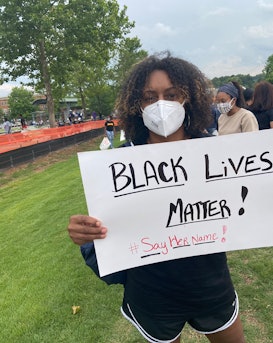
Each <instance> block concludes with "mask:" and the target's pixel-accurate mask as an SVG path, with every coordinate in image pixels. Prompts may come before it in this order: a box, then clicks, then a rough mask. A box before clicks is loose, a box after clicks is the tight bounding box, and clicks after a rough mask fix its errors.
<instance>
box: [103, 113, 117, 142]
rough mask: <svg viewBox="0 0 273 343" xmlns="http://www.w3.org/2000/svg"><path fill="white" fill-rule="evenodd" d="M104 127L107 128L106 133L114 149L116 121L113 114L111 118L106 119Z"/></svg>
mask: <svg viewBox="0 0 273 343" xmlns="http://www.w3.org/2000/svg"><path fill="white" fill-rule="evenodd" d="M104 129H105V135H106V136H107V138H108V139H109V141H110V144H111V145H110V148H111V149H113V148H114V145H113V142H114V137H115V123H114V121H113V116H112V115H110V116H109V118H108V119H107V120H106V121H105V124H104Z"/></svg>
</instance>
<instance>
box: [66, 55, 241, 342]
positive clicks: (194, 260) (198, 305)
mask: <svg viewBox="0 0 273 343" xmlns="http://www.w3.org/2000/svg"><path fill="white" fill-rule="evenodd" d="M207 89H208V85H207V82H206V78H205V77H204V75H203V74H202V73H201V72H200V71H199V69H198V68H196V67H195V66H194V65H192V64H191V63H189V62H187V61H185V60H182V59H179V58H174V57H171V56H170V55H168V54H167V56H163V57H161V56H151V57H148V58H146V59H145V60H143V61H142V62H141V63H139V64H137V65H136V66H135V67H134V68H133V70H132V71H131V73H130V75H129V77H128V79H127V80H126V81H125V83H124V85H123V88H122V91H121V94H120V96H119V98H118V101H117V105H116V109H117V113H119V118H120V122H119V125H120V127H121V129H123V130H124V132H125V135H126V138H127V141H128V144H127V146H132V145H140V144H153V143H163V142H171V141H178V140H185V139H194V138H199V137H204V136H205V135H206V134H205V133H204V132H205V129H204V128H206V127H208V126H209V124H210V120H211V106H210V105H211V104H210V98H209V96H208V92H207ZM131 149H132V153H133V152H134V150H133V148H131ZM121 213H122V210H121ZM136 215H138V214H136ZM100 219H101V220H103V218H100ZM132 219H133V218H132ZM107 230H109V231H110V230H111V227H109V228H106V227H104V226H103V224H102V222H101V221H100V220H99V219H96V218H93V217H89V216H85V215H76V216H72V217H71V218H70V222H69V225H68V231H69V234H70V237H71V239H72V240H73V241H74V243H76V244H78V245H81V249H82V253H83V256H84V258H85V260H86V263H87V264H88V265H89V266H90V267H91V268H92V269H93V270H94V271H95V272H96V273H97V264H96V255H95V251H94V247H93V244H92V243H91V242H93V240H94V239H103V238H105V237H106V235H107ZM90 243H91V244H90ZM105 281H106V282H108V283H116V282H120V283H123V284H124V299H123V304H122V308H121V311H122V314H123V315H124V316H125V318H127V319H128V320H129V321H130V322H131V323H132V324H133V325H134V326H135V327H136V328H137V329H138V330H139V332H140V333H141V334H142V335H143V336H144V337H145V339H146V340H147V341H148V342H158V343H164V342H165V343H167V342H173V343H178V342H180V336H181V331H182V329H183V327H184V325H185V324H186V323H188V324H189V325H190V326H191V327H192V328H193V329H194V330H196V331H198V332H199V333H201V334H204V335H206V336H207V338H208V340H209V341H210V342H213V343H244V342H245V339H244V334H243V329H242V325H241V321H240V318H239V315H238V312H239V304H238V298H237V295H236V292H235V290H234V287H233V284H232V281H231V278H230V274H229V270H228V266H227V261H226V255H225V253H217V254H209V255H202V256H195V257H188V258H181V259H176V260H171V261H166V262H160V263H155V264H150V265H146V266H141V267H137V268H132V269H129V270H127V271H125V272H124V271H123V272H120V273H115V274H112V275H110V276H108V278H107V277H105Z"/></svg>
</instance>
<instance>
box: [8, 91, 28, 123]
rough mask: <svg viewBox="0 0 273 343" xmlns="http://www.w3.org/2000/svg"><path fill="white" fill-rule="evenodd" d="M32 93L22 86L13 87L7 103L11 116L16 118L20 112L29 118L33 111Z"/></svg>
mask: <svg viewBox="0 0 273 343" xmlns="http://www.w3.org/2000/svg"><path fill="white" fill-rule="evenodd" d="M33 101H34V97H33V93H32V92H31V91H28V90H27V89H25V88H23V87H14V88H13V89H12V91H11V93H10V95H9V98H8V104H9V110H10V117H11V118H15V119H16V118H18V117H19V115H20V114H22V115H23V116H24V117H26V118H31V116H30V114H31V113H32V112H33V111H34V106H33Z"/></svg>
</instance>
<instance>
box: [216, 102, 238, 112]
mask: <svg viewBox="0 0 273 343" xmlns="http://www.w3.org/2000/svg"><path fill="white" fill-rule="evenodd" d="M232 100H233V99H231V100H230V101H229V102H219V104H217V109H218V111H219V112H220V113H221V114H224V113H228V112H229V111H230V110H231V109H232V107H233V106H234V104H233V105H231V102H232Z"/></svg>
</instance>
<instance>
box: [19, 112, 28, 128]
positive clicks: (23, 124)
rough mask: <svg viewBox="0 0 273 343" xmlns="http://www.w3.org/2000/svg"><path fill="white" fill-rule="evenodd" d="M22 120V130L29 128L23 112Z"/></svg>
mask: <svg viewBox="0 0 273 343" xmlns="http://www.w3.org/2000/svg"><path fill="white" fill-rule="evenodd" d="M20 122H21V127H22V130H24V129H26V128H27V124H26V120H25V118H24V117H23V116H22V114H20Z"/></svg>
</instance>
